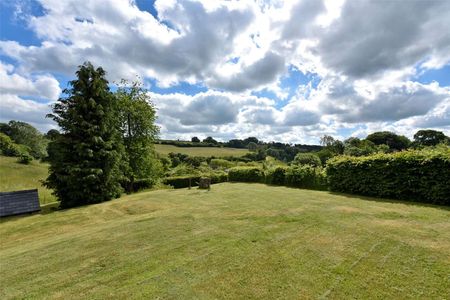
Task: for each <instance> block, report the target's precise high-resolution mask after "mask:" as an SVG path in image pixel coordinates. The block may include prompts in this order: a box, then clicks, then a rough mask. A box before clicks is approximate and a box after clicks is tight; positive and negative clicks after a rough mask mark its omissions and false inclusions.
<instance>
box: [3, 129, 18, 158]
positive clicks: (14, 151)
mask: <svg viewBox="0 0 450 300" xmlns="http://www.w3.org/2000/svg"><path fill="white" fill-rule="evenodd" d="M0 154H2V155H5V156H20V155H21V154H22V151H21V149H20V147H19V146H18V145H17V144H15V143H14V142H13V141H12V140H11V138H10V137H9V136H7V135H6V134H4V133H1V132H0Z"/></svg>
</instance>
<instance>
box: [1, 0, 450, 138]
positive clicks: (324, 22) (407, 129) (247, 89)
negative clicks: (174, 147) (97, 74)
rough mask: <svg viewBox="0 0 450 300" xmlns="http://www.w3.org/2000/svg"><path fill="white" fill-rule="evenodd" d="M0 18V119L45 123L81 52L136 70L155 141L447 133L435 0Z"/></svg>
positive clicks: (50, 6) (50, 10)
mask: <svg viewBox="0 0 450 300" xmlns="http://www.w3.org/2000/svg"><path fill="white" fill-rule="evenodd" d="M0 21H1V27H0V122H5V121H9V120H11V119H14V120H21V121H25V122H29V123H30V124H32V125H34V126H36V127H37V128H38V129H40V130H41V131H44V132H45V131H47V130H49V129H51V128H55V126H56V125H55V124H54V123H52V121H51V120H50V119H47V118H45V115H46V114H47V113H49V112H50V111H51V104H52V103H55V101H57V100H58V98H59V97H60V96H61V92H62V90H63V89H64V88H66V87H67V82H68V81H69V80H73V79H74V78H75V71H76V69H77V67H78V66H79V65H81V64H83V62H85V61H90V62H92V63H93V64H94V66H101V67H103V68H104V69H105V70H106V72H107V79H108V80H109V81H110V82H111V87H112V88H114V84H113V82H118V81H120V79H122V78H124V79H128V80H135V79H136V78H137V77H136V76H138V77H139V78H141V80H142V81H143V84H144V86H145V87H146V88H147V89H148V90H149V95H150V97H151V100H152V101H153V103H154V104H155V106H156V108H157V115H158V121H157V122H158V125H159V126H160V127H161V134H160V136H161V138H166V139H190V138H191V137H192V136H198V137H200V138H204V137H206V136H212V137H214V138H216V139H218V140H223V141H226V140H229V139H232V138H246V137H248V136H255V137H257V138H258V139H260V140H264V141H281V142H287V143H306V144H317V143H318V142H319V139H320V137H321V136H323V135H325V134H327V135H332V136H334V137H335V138H338V139H341V140H343V139H345V138H348V137H350V136H355V137H361V138H364V137H365V136H367V134H369V133H371V132H375V131H381V130H388V131H393V132H396V133H398V134H403V135H406V136H407V137H409V138H412V136H413V135H414V133H415V132H416V131H417V130H419V129H425V128H427V129H435V130H439V131H443V132H444V133H446V134H447V135H450V33H449V32H450V31H449V28H450V1H447V0H428V1H426V0H403V1H399V0H377V1H375V0H357V1H355V0H349V1H344V0H330V1H321V0H299V1H278V0H274V1H270V0H269V1H263V0H255V1H211V0H203V1H194V0H192V1H184V0H183V1H181V0H162V1H159V0H157V1H150V0H96V1H79V0H64V1H61V0H21V1H15V0H9V1H0Z"/></svg>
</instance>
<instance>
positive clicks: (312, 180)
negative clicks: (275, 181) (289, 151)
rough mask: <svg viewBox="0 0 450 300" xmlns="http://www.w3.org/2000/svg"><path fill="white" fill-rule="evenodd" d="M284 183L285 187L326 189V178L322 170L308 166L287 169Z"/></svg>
mask: <svg viewBox="0 0 450 300" xmlns="http://www.w3.org/2000/svg"><path fill="white" fill-rule="evenodd" d="M284 183H285V185H287V186H293V187H298V188H304V189H313V190H326V189H327V178H326V174H325V171H324V169H323V168H321V167H314V166H310V165H304V166H294V167H290V168H288V169H287V170H286V173H285V179H284Z"/></svg>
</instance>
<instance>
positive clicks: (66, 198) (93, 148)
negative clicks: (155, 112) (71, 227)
mask: <svg viewBox="0 0 450 300" xmlns="http://www.w3.org/2000/svg"><path fill="white" fill-rule="evenodd" d="M76 75H77V79H75V80H73V81H70V82H69V88H67V89H65V90H64V94H65V95H67V96H66V97H65V98H60V99H59V100H58V102H57V103H56V104H54V105H53V114H49V115H48V117H50V118H52V119H53V120H54V121H55V122H56V123H57V124H58V125H59V127H60V130H61V133H60V134H59V135H56V136H55V138H54V140H52V141H51V142H50V144H49V151H50V152H51V153H52V154H53V155H51V156H50V157H49V163H50V168H49V176H48V178H47V180H46V181H45V185H46V186H47V187H49V188H52V189H53V190H54V194H55V195H56V196H57V197H58V198H59V200H60V201H61V206H62V207H73V206H78V205H83V204H89V203H98V202H102V201H106V200H110V199H112V198H115V197H118V196H119V195H120V193H121V191H122V188H121V186H120V180H121V179H122V174H121V171H120V161H121V160H122V159H123V148H122V146H121V143H120V132H119V128H118V127H119V126H118V117H117V114H116V107H115V104H114V97H113V95H112V93H111V92H110V90H109V87H108V81H107V80H106V79H105V71H104V70H103V69H102V68H97V69H95V68H94V66H92V64H90V63H85V64H83V65H82V66H80V67H79V69H78V71H77V72H76Z"/></svg>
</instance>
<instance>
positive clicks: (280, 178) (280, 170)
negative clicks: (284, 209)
mask: <svg viewBox="0 0 450 300" xmlns="http://www.w3.org/2000/svg"><path fill="white" fill-rule="evenodd" d="M286 170H287V167H282V166H278V167H275V168H272V169H269V170H267V171H266V177H265V180H266V183H267V184H274V185H284V184H285V175H286Z"/></svg>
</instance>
